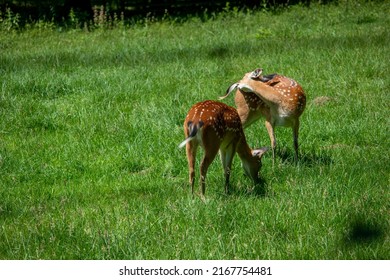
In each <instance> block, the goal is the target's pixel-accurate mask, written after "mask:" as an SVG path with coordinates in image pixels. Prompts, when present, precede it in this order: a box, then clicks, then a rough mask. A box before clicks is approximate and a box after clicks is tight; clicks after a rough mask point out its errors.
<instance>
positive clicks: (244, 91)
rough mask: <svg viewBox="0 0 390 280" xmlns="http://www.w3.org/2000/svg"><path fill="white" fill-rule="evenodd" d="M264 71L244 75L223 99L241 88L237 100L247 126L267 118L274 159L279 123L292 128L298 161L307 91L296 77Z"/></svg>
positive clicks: (241, 116)
mask: <svg viewBox="0 0 390 280" xmlns="http://www.w3.org/2000/svg"><path fill="white" fill-rule="evenodd" d="M261 73H262V69H260V68H259V69H256V70H255V71H253V72H249V73H246V74H245V76H244V78H243V79H242V80H241V81H239V82H238V83H235V84H233V85H232V86H230V87H229V89H228V90H227V92H226V94H225V95H224V96H222V97H220V99H223V98H225V97H227V96H228V95H229V94H230V93H231V92H232V91H233V90H235V89H238V90H237V91H236V96H235V99H234V100H235V103H236V106H237V111H238V114H239V115H240V119H241V122H242V125H243V126H244V128H245V127H248V126H249V125H251V124H252V123H253V122H255V121H256V120H258V119H259V118H261V117H262V116H264V117H265V126H266V128H267V131H268V135H269V138H270V140H271V147H272V159H273V162H274V161H275V147H276V139H275V126H284V127H291V128H292V131H293V139H294V150H295V155H294V158H295V161H297V160H298V131H299V117H300V116H301V114H302V113H303V111H304V110H305V106H306V96H305V93H304V91H303V89H302V87H301V86H300V85H299V84H298V83H297V82H296V81H294V80H293V79H290V78H287V77H285V76H282V75H278V74H272V75H268V76H262V75H261Z"/></svg>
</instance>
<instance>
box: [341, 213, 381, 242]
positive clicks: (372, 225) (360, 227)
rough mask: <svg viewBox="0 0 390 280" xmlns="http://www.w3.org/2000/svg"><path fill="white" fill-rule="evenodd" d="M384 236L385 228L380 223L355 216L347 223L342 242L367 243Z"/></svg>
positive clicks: (379, 239)
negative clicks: (345, 233) (347, 226)
mask: <svg viewBox="0 0 390 280" xmlns="http://www.w3.org/2000/svg"><path fill="white" fill-rule="evenodd" d="M384 236H385V229H384V227H383V226H382V225H381V224H379V223H378V222H375V221H372V220H367V219H364V218H357V219H355V220H353V221H352V222H351V224H350V225H349V229H348V232H347V235H346V236H345V240H344V242H345V244H346V245H358V244H369V243H373V242H376V241H381V240H382V239H383V237H384Z"/></svg>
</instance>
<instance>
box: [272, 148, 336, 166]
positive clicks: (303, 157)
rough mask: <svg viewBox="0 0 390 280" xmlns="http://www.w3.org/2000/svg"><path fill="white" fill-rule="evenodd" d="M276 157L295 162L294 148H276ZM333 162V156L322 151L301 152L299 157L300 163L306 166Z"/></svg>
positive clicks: (289, 162)
mask: <svg viewBox="0 0 390 280" xmlns="http://www.w3.org/2000/svg"><path fill="white" fill-rule="evenodd" d="M276 157H279V158H280V159H281V160H282V162H283V163H286V164H295V159H294V152H293V151H292V150H287V149H282V150H281V149H276ZM332 163H333V160H332V158H331V157H330V156H329V155H327V154H324V153H323V152H321V154H317V153H315V152H312V151H310V152H307V153H304V154H303V153H300V154H299V158H298V164H301V165H305V166H314V165H330V164H332Z"/></svg>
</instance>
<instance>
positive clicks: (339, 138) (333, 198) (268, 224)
mask: <svg viewBox="0 0 390 280" xmlns="http://www.w3.org/2000/svg"><path fill="white" fill-rule="evenodd" d="M352 2H353V1H352ZM389 13H390V6H389V2H388V1H383V2H374V3H372V2H369V3H366V2H359V4H357V3H356V2H354V3H351V1H345V2H342V3H341V4H340V5H324V6H320V5H311V7H310V8H305V7H299V6H296V7H290V8H288V9H284V10H281V11H277V12H274V13H269V12H251V13H243V12H240V11H237V10H233V11H229V12H224V13H221V14H218V15H211V16H210V17H209V18H206V19H205V18H203V20H200V19H197V18H189V19H187V20H186V21H181V22H178V21H175V20H174V19H169V18H168V19H164V20H159V21H154V20H153V19H146V20H144V21H140V22H139V23H137V24H133V25H131V26H127V25H119V26H117V27H115V28H113V29H105V28H100V29H97V30H94V31H92V32H87V31H85V30H83V29H82V28H80V29H77V28H76V29H69V30H65V31H64V30H59V29H56V28H55V27H54V28H53V27H52V26H51V27H50V28H48V27H47V26H45V25H42V26H41V25H37V26H35V27H34V28H30V29H28V30H25V31H23V32H18V31H14V30H9V29H7V28H5V27H4V26H5V25H4V24H5V23H4V21H3V22H2V24H3V29H2V31H1V32H0V73H1V77H2V78H1V84H0V85H1V87H0V259H389V255H390V254H389V248H390V243H389V241H390V239H389V229H390V224H389V223H390V220H389V214H390V212H389V211H390V199H389V198H390V197H389V186H390V177H389V174H390V161H389V157H390V153H389V152H390V141H389V136H390V122H389V114H390V108H389V104H390V102H389V101H390V98H389V91H390V85H389V76H390V71H389V57H390V51H389V45H390V34H389V31H388V27H389V26H390V18H389V17H388V15H389ZM257 67H262V68H263V69H264V72H266V73H274V72H278V73H281V74H284V75H286V76H289V77H293V78H294V79H295V80H297V81H298V82H299V83H300V84H301V85H302V86H303V88H304V89H305V92H306V94H307V98H308V103H307V107H306V111H305V112H304V114H303V115H302V117H301V124H302V125H301V130H300V155H301V158H300V160H299V162H298V163H297V164H294V162H293V149H292V132H291V130H290V129H283V128H277V130H276V137H277V140H278V145H279V151H278V157H277V160H276V163H275V166H274V167H272V153H268V154H267V155H266V156H265V157H264V159H263V168H262V170H261V175H262V178H263V181H264V183H263V185H262V186H260V187H259V186H258V187H255V188H254V187H253V186H252V185H251V182H250V180H249V179H248V178H246V177H245V176H244V174H243V171H242V169H241V166H240V161H239V159H238V157H236V158H235V160H234V164H233V175H232V178H231V184H232V189H233V192H232V194H231V195H228V196H226V195H225V194H224V188H223V182H224V180H223V172H222V167H221V163H220V161H219V159H216V160H215V161H214V163H213V164H212V166H211V167H210V170H209V172H208V177H207V187H206V197H207V200H206V202H203V201H201V200H200V199H198V198H195V199H193V198H192V196H191V194H190V189H189V185H188V169H187V161H186V157H185V151H184V149H182V150H179V149H178V148H177V145H178V144H179V143H180V142H181V141H182V140H183V139H184V134H183V130H182V123H183V121H184V117H185V115H186V113H187V111H188V110H189V108H190V107H191V105H192V104H194V103H196V102H198V101H201V100H205V99H217V97H218V96H220V95H222V94H223V93H224V92H225V90H226V88H227V87H228V86H229V85H230V84H231V83H233V82H236V81H237V80H239V79H240V78H241V77H242V76H243V74H244V73H246V72H248V71H250V70H253V69H255V68H257ZM226 102H227V103H228V104H230V105H234V101H233V98H229V99H226ZM246 134H247V138H248V142H249V145H250V146H252V147H261V146H269V145H270V143H269V138H268V135H267V133H266V129H265V127H264V124H263V122H258V123H256V124H254V125H252V126H251V127H249V128H248V129H247V130H246ZM200 156H201V153H198V157H199V160H200ZM197 175H198V176H199V174H198V173H197Z"/></svg>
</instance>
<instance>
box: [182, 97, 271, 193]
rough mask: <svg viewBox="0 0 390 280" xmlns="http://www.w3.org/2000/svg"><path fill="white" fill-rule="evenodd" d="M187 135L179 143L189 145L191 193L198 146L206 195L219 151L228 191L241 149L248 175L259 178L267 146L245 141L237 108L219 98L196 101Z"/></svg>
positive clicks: (190, 115) (188, 123)
mask: <svg viewBox="0 0 390 280" xmlns="http://www.w3.org/2000/svg"><path fill="white" fill-rule="evenodd" d="M184 135H185V137H186V139H185V140H184V141H183V142H182V143H181V144H180V145H179V147H180V148H182V147H184V146H186V154H187V160H188V169H189V181H190V185H191V190H192V194H194V183H195V159H196V152H197V148H198V147H199V146H201V147H202V148H203V149H204V157H203V160H202V162H201V165H200V181H201V182H200V188H201V195H202V197H204V194H205V191H206V184H205V180H206V174H207V169H208V168H209V166H210V164H211V163H212V162H213V160H214V158H215V156H216V155H217V153H218V150H219V151H220V156H221V161H222V165H223V169H224V174H225V193H228V192H229V178H230V170H231V166H232V161H233V157H234V155H235V153H236V152H237V153H238V156H239V157H240V159H241V161H242V166H243V168H244V171H245V173H246V175H248V176H249V177H250V178H251V179H252V180H253V182H254V183H256V182H257V181H258V173H259V171H260V168H261V157H262V155H263V154H264V152H265V151H266V148H262V149H258V150H251V149H250V148H249V146H248V144H247V142H246V139H245V135H244V131H243V129H242V125H241V121H240V117H239V115H238V113H237V110H236V109H235V108H233V107H230V106H228V105H226V104H224V103H221V102H218V101H211V100H207V101H203V102H199V103H196V104H195V105H193V106H192V107H191V109H190V110H189V112H188V114H187V116H186V118H185V121H184Z"/></svg>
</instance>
